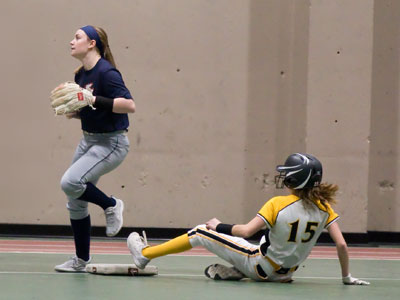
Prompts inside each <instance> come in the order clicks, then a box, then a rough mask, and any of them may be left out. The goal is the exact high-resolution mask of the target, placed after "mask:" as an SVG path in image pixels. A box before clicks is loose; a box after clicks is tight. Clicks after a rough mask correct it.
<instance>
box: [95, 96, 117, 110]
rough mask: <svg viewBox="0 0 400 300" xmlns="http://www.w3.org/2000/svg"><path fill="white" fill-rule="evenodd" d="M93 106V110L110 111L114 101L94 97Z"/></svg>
mask: <svg viewBox="0 0 400 300" xmlns="http://www.w3.org/2000/svg"><path fill="white" fill-rule="evenodd" d="M93 106H94V107H95V108H100V109H104V110H108V111H112V110H113V106H114V99H113V98H107V97H103V96H96V97H95V98H94V103H93Z"/></svg>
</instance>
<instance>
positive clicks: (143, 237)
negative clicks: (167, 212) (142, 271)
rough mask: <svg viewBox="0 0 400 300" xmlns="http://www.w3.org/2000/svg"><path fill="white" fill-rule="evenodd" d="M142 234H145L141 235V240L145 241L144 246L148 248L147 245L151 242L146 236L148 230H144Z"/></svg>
mask: <svg viewBox="0 0 400 300" xmlns="http://www.w3.org/2000/svg"><path fill="white" fill-rule="evenodd" d="M142 235H143V236H141V237H140V240H141V241H142V242H143V244H144V247H143V248H146V247H148V246H149V244H148V243H147V236H146V231H144V230H143V231H142Z"/></svg>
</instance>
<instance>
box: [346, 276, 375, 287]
mask: <svg viewBox="0 0 400 300" xmlns="http://www.w3.org/2000/svg"><path fill="white" fill-rule="evenodd" d="M342 281H343V283H344V284H346V285H369V282H368V281H364V280H361V279H358V278H355V277H351V274H349V275H347V276H346V277H342Z"/></svg>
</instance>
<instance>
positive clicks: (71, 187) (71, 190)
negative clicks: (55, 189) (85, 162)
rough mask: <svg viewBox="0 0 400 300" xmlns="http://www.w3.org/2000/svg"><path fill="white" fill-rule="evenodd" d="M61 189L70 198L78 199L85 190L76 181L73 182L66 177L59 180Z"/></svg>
mask: <svg viewBox="0 0 400 300" xmlns="http://www.w3.org/2000/svg"><path fill="white" fill-rule="evenodd" d="M60 185H61V189H62V190H63V191H64V193H65V194H66V195H67V196H68V197H71V198H74V199H76V198H78V197H79V196H80V195H82V193H83V192H84V190H85V187H84V186H83V184H82V183H81V182H79V181H78V180H74V179H72V178H70V177H68V176H66V175H64V176H63V177H62V178H61V182H60Z"/></svg>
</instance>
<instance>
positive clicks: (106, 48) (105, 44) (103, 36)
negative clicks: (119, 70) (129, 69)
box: [75, 26, 117, 74]
mask: <svg viewBox="0 0 400 300" xmlns="http://www.w3.org/2000/svg"><path fill="white" fill-rule="evenodd" d="M93 28H94V29H95V30H96V32H97V34H98V35H99V37H100V41H101V43H102V44H103V49H104V55H102V54H103V53H100V50H99V48H98V47H97V46H96V51H97V53H99V54H100V56H101V57H104V59H106V60H108V61H109V62H110V64H111V65H112V66H113V67H114V68H116V67H117V65H116V64H115V60H114V56H113V55H112V53H111V49H110V45H109V44H108V36H107V33H106V32H105V30H104V29H103V28H101V27H97V26H93ZM87 38H88V40H90V38H89V37H87ZM82 68H83V66H80V67H78V68H77V69H76V70H75V74H76V73H78V72H79V71H80V70H81V69H82Z"/></svg>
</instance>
